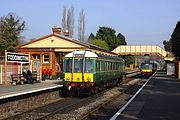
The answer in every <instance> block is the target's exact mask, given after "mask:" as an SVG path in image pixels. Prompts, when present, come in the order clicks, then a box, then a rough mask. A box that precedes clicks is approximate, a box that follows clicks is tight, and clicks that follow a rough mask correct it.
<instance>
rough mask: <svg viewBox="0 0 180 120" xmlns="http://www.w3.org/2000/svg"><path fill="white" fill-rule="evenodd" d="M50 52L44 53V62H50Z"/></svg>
mask: <svg viewBox="0 0 180 120" xmlns="http://www.w3.org/2000/svg"><path fill="white" fill-rule="evenodd" d="M49 60H50V59H49V54H44V55H43V63H49Z"/></svg>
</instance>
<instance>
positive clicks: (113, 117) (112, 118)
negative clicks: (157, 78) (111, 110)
mask: <svg viewBox="0 0 180 120" xmlns="http://www.w3.org/2000/svg"><path fill="white" fill-rule="evenodd" d="M154 74H155V73H154ZM154 74H153V75H152V76H151V77H150V78H149V79H148V80H147V81H146V82H145V83H144V84H143V86H142V87H141V88H140V89H139V90H138V91H137V92H136V94H135V95H134V96H133V97H132V98H131V99H130V100H129V101H128V102H127V103H126V104H125V105H124V106H123V107H122V108H121V109H120V110H119V111H118V112H117V113H116V114H115V115H114V116H112V117H111V119H110V120H115V119H116V118H117V117H118V116H119V115H120V114H121V113H122V112H123V110H124V109H125V108H126V107H127V106H128V105H129V104H130V103H131V102H132V101H133V100H134V98H135V97H136V96H137V95H138V94H139V93H140V91H141V90H142V89H143V88H144V87H145V86H146V84H147V83H148V82H149V80H150V79H151V78H152V77H153V76H154Z"/></svg>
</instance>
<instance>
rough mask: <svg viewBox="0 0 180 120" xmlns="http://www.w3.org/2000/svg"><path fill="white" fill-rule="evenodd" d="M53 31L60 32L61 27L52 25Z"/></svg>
mask: <svg viewBox="0 0 180 120" xmlns="http://www.w3.org/2000/svg"><path fill="white" fill-rule="evenodd" d="M52 31H53V33H56V34H61V28H60V27H59V26H54V27H53V28H52Z"/></svg>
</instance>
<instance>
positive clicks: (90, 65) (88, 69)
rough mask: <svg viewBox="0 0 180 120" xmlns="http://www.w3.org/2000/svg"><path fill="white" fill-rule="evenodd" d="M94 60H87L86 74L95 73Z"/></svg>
mask: <svg viewBox="0 0 180 120" xmlns="http://www.w3.org/2000/svg"><path fill="white" fill-rule="evenodd" d="M93 61H94V60H93V59H88V58H86V59H85V69H84V72H85V73H93V72H94V71H93Z"/></svg>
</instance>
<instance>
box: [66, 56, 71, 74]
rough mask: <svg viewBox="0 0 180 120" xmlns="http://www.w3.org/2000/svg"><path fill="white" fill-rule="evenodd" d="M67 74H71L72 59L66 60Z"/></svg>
mask: <svg viewBox="0 0 180 120" xmlns="http://www.w3.org/2000/svg"><path fill="white" fill-rule="evenodd" d="M65 66H66V70H65V71H66V72H71V70H72V59H65Z"/></svg>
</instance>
